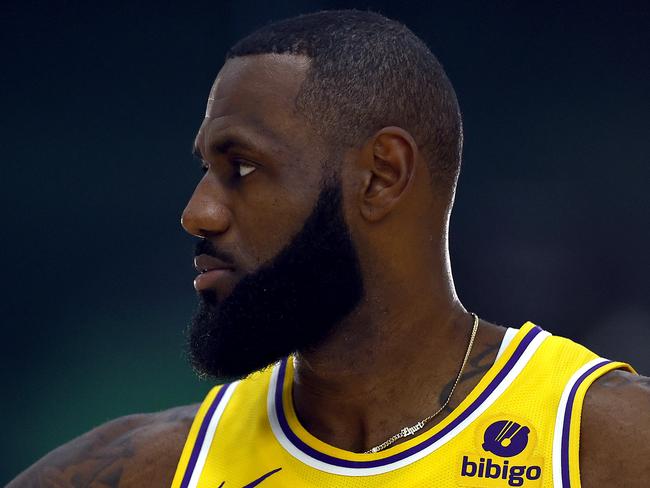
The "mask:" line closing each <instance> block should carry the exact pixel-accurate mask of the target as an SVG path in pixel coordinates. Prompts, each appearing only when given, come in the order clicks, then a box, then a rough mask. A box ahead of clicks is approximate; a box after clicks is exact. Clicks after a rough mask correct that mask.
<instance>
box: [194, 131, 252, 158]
mask: <svg viewBox="0 0 650 488" xmlns="http://www.w3.org/2000/svg"><path fill="white" fill-rule="evenodd" d="M233 148H239V149H243V150H246V151H259V149H257V148H256V147H255V145H254V144H252V143H251V142H249V141H248V140H246V139H244V138H241V137H238V136H235V135H230V136H228V135H226V136H222V137H218V138H215V139H213V140H212V141H210V144H209V146H208V154H226V153H227V152H228V151H229V150H231V149H233ZM192 155H193V156H194V157H195V158H197V159H199V160H201V161H203V159H204V157H203V153H202V152H201V149H200V148H199V147H198V146H197V145H196V140H195V141H194V142H193V143H192Z"/></svg>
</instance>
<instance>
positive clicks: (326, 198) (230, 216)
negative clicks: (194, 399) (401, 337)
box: [182, 55, 363, 378]
mask: <svg viewBox="0 0 650 488" xmlns="http://www.w3.org/2000/svg"><path fill="white" fill-rule="evenodd" d="M306 67H307V65H306V64H305V61H304V59H302V58H299V57H295V56H278V55H272V56H269V55H264V56H250V57H245V58H237V59H235V60H230V61H228V62H227V63H226V65H225V66H224V68H223V69H222V71H221V72H220V73H219V76H218V77H217V80H216V81H215V84H214V86H213V88H212V91H211V93H210V100H209V102H208V109H207V112H206V118H205V120H204V122H203V124H202V126H201V128H200V130H199V133H198V135H197V138H196V147H197V150H198V151H197V152H199V153H200V156H201V158H202V159H203V160H204V162H205V166H206V168H207V171H206V173H205V175H204V176H203V179H202V180H201V181H200V183H199V184H198V185H197V188H196V190H195V192H194V194H193V195H192V198H191V200H190V202H189V203H188V205H187V207H186V209H185V211H184V212H183V218H182V223H183V226H184V227H185V229H186V230H187V231H188V232H190V233H191V234H193V235H196V236H199V237H201V240H200V241H199V242H198V244H197V248H196V255H197V256H196V258H195V263H196V264H197V268H199V269H205V268H214V267H224V266H227V267H228V268H229V269H228V270H223V269H222V270H219V271H211V272H206V273H202V274H201V275H200V276H199V277H197V279H196V280H195V287H196V289H197V292H198V296H199V306H198V309H197V311H196V313H195V315H194V317H193V319H192V321H191V325H190V327H189V330H188V335H189V355H190V360H191V362H192V365H193V366H194V368H195V369H196V370H197V371H198V372H199V373H201V374H203V375H208V376H214V377H219V378H241V377H244V376H246V375H248V374H250V373H252V372H254V371H257V370H259V369H262V368H264V367H265V366H267V365H269V364H272V363H274V362H275V361H277V360H278V359H280V358H282V357H284V356H286V355H288V354H290V353H292V352H295V351H303V350H307V349H310V348H314V347H317V346H318V344H319V343H321V342H322V341H323V340H324V339H325V338H326V337H327V336H328V335H329V334H331V333H333V332H334V331H335V329H336V325H337V324H339V323H340V322H341V320H342V319H343V318H345V316H346V315H348V314H349V313H350V312H352V311H353V310H354V309H355V308H356V307H357V305H358V303H359V302H360V300H361V298H362V297H363V284H362V276H361V271H360V266H359V260H358V256H357V252H356V249H355V246H354V244H353V242H352V240H351V237H350V232H349V229H348V227H347V224H346V221H345V216H344V211H343V201H342V191H341V190H342V188H341V181H340V179H339V176H338V174H335V175H329V173H328V175H329V176H327V177H325V176H324V170H323V168H324V167H328V166H329V165H327V164H326V163H328V161H326V160H325V158H324V156H323V155H322V153H320V154H319V153H318V151H317V150H315V148H317V147H318V145H317V143H315V142H314V141H309V139H310V137H312V136H311V134H309V133H308V131H307V129H306V127H305V123H304V121H302V120H301V119H300V117H299V116H298V115H297V114H295V113H294V112H293V109H292V107H293V99H294V97H295V95H296V94H297V92H298V89H299V87H300V83H301V82H302V79H304V73H305V69H306Z"/></svg>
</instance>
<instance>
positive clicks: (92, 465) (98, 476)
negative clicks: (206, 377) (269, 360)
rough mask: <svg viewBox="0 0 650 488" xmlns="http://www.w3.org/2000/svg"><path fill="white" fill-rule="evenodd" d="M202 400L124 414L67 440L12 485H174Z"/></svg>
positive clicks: (61, 487) (125, 487)
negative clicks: (154, 410)
mask: <svg viewBox="0 0 650 488" xmlns="http://www.w3.org/2000/svg"><path fill="white" fill-rule="evenodd" d="M198 408H199V405H198V404H196V405H187V406H183V407H177V408H173V409H170V410H165V411H162V412H157V413H149V414H136V415H129V416H126V417H121V418H118V419H116V420H113V421H111V422H108V423H106V424H103V425H101V426H99V427H97V428H95V429H93V430H91V431H90V432H87V433H85V434H83V435H81V436H80V437H77V438H76V439H73V440H72V441H70V442H68V443H67V444H64V445H62V446H60V447H58V448H57V449H55V450H54V451H52V452H50V453H49V454H47V455H46V456H45V457H43V458H42V459H40V460H39V461H38V462H36V463H35V464H34V465H33V466H31V467H30V468H28V469H27V470H26V471H24V472H23V473H21V474H20V475H19V476H18V477H17V478H16V479H15V480H13V481H12V482H11V483H9V485H8V486H7V488H18V487H21V488H41V487H43V488H50V487H51V488H68V487H70V488H71V487H73V486H74V487H76V486H103V487H118V486H119V487H120V488H130V487H136V486H138V487H141V486H147V487H151V488H157V487H159V486H160V487H165V488H167V487H169V486H170V485H171V481H172V478H173V476H174V471H175V469H176V464H177V462H178V459H179V457H180V454H181V451H182V449H183V446H184V444H185V439H186V437H187V434H188V432H189V430H190V427H191V425H192V420H193V419H194V416H195V414H196V412H197V410H198Z"/></svg>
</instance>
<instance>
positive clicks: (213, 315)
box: [187, 177, 364, 380]
mask: <svg viewBox="0 0 650 488" xmlns="http://www.w3.org/2000/svg"><path fill="white" fill-rule="evenodd" d="M215 251H216V250H215V249H214V248H212V245H211V243H210V242H209V241H208V240H207V239H203V240H201V241H200V242H199V243H198V244H197V250H196V254H201V253H205V254H212V255H213V256H217V254H216V252H215ZM363 294H364V288H363V279H362V274H361V267H360V264H359V258H358V255H357V252H356V248H355V246H354V243H353V242H352V238H351V235H350V232H349V228H348V226H347V224H346V222H345V218H344V215H343V206H342V194H341V184H340V177H335V178H328V179H325V180H324V183H323V184H322V185H321V191H320V193H319V196H318V200H317V202H316V204H315V205H314V208H313V210H312V212H311V214H310V215H309V217H307V219H306V220H305V223H304V225H303V227H302V229H301V230H300V231H299V232H298V233H297V234H296V235H295V236H294V237H293V238H292V239H291V241H290V242H289V243H288V244H287V245H286V246H285V247H284V248H283V249H282V250H281V251H280V252H279V253H278V254H277V255H276V256H275V257H274V258H272V259H271V260H269V261H267V262H266V263H264V264H262V265H261V266H260V267H259V268H258V269H257V270H256V271H254V272H252V273H249V274H247V275H245V276H244V277H243V278H241V280H240V281H239V282H238V283H237V284H236V285H235V286H234V287H233V289H232V291H231V293H230V294H229V295H228V296H227V297H226V298H225V299H223V301H219V300H217V295H216V293H215V292H214V291H213V290H206V291H202V292H200V293H199V306H198V309H197V311H196V312H195V314H194V316H193V317H192V321H191V323H190V326H189V328H188V334H187V335H188V355H189V360H190V363H191V365H192V367H193V368H194V370H195V371H196V372H197V373H198V374H199V375H200V376H202V377H213V378H217V379H219V380H223V379H228V380H233V379H239V378H244V377H246V376H248V375H250V374H251V373H253V372H255V371H258V370H261V369H264V368H266V367H267V366H270V365H272V364H273V363H275V362H276V361H278V360H280V359H282V358H284V357H286V356H288V355H289V354H292V353H295V352H297V351H306V350H310V349H314V348H316V347H318V345H319V344H321V343H322V342H323V341H325V340H326V339H327V338H328V337H329V336H330V335H331V334H333V333H334V331H335V330H336V327H337V325H338V324H339V323H340V322H341V321H342V320H343V319H344V318H345V317H346V316H347V315H348V314H350V312H352V311H353V310H354V309H355V308H356V307H357V305H358V304H359V302H360V301H361V299H362V297H363Z"/></svg>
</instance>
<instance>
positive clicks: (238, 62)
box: [197, 54, 309, 146]
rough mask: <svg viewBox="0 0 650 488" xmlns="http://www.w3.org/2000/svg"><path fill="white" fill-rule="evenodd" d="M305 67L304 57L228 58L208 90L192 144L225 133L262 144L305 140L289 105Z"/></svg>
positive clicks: (300, 123) (292, 105)
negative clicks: (257, 140)
mask: <svg viewBox="0 0 650 488" xmlns="http://www.w3.org/2000/svg"><path fill="white" fill-rule="evenodd" d="M308 67H309V58H307V57H305V56H296V55H288V54H263V55H252V56H243V57H238V58H233V59H230V60H228V61H227V62H226V63H225V64H224V66H223V67H222V69H221V71H219V74H218V75H217V78H216V80H215V81H214V84H213V85H212V89H211V90H210V95H209V97H208V103H207V106H206V112H205V118H204V120H203V123H202V125H201V128H200V129H199V132H198V134H197V146H201V145H202V144H201V142H203V143H204V144H209V139H211V138H213V137H215V136H217V135H218V134H220V133H225V132H229V133H233V132H234V133H237V132H240V133H243V134H245V135H246V136H247V137H248V138H249V139H259V140H260V142H262V141H263V142H264V143H265V144H266V143H269V142H271V140H272V141H273V142H274V143H275V144H284V145H293V146H295V144H296V142H300V141H302V142H304V143H306V142H307V141H305V140H303V139H304V138H305V137H307V130H306V124H305V119H304V118H303V117H302V116H301V115H300V114H299V113H297V112H296V110H295V98H296V96H297V94H298V92H299V90H300V86H301V84H302V82H303V80H304V78H305V75H306V72H307V69H308ZM206 139H208V141H206Z"/></svg>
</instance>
